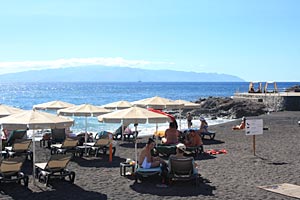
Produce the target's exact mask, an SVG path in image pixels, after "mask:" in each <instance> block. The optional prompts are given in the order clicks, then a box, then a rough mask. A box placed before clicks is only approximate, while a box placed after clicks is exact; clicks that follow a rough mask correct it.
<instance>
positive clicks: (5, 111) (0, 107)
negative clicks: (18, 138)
mask: <svg viewBox="0 0 300 200" xmlns="http://www.w3.org/2000/svg"><path fill="white" fill-rule="evenodd" d="M22 111H24V110H22V109H19V108H15V107H11V106H7V105H4V104H0V117H6V116H9V115H11V114H16V113H19V112H22Z"/></svg>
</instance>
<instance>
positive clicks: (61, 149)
mask: <svg viewBox="0 0 300 200" xmlns="http://www.w3.org/2000/svg"><path fill="white" fill-rule="evenodd" d="M77 144H78V140H77V139H72V138H66V139H65V140H64V141H63V143H62V144H52V145H51V155H53V154H58V153H63V154H65V153H67V152H72V153H73V154H75V153H76V146H77Z"/></svg>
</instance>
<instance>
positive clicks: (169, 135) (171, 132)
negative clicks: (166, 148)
mask: <svg viewBox="0 0 300 200" xmlns="http://www.w3.org/2000/svg"><path fill="white" fill-rule="evenodd" d="M178 137H179V131H178V130H177V128H176V123H175V122H171V123H170V125H169V128H168V129H167V130H166V131H165V138H163V140H162V142H163V143H164V144H177V143H178Z"/></svg>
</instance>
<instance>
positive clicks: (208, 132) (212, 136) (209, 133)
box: [200, 131, 216, 140]
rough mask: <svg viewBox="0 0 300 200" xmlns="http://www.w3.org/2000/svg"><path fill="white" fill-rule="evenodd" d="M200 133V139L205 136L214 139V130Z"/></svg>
mask: <svg viewBox="0 0 300 200" xmlns="http://www.w3.org/2000/svg"><path fill="white" fill-rule="evenodd" d="M200 134H201V138H202V139H205V136H208V137H209V139H211V140H213V139H215V136H216V132H212V131H206V132H201V133H200Z"/></svg>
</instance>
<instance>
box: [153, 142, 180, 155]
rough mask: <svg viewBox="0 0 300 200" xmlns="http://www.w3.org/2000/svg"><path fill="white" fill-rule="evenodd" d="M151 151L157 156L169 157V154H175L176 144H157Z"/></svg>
mask: <svg viewBox="0 0 300 200" xmlns="http://www.w3.org/2000/svg"><path fill="white" fill-rule="evenodd" d="M153 152H154V153H155V154H156V155H158V156H159V155H161V156H163V157H169V156H170V155H171V154H176V145H175V144H174V145H166V144H158V145H157V146H156V147H154V149H153Z"/></svg>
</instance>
